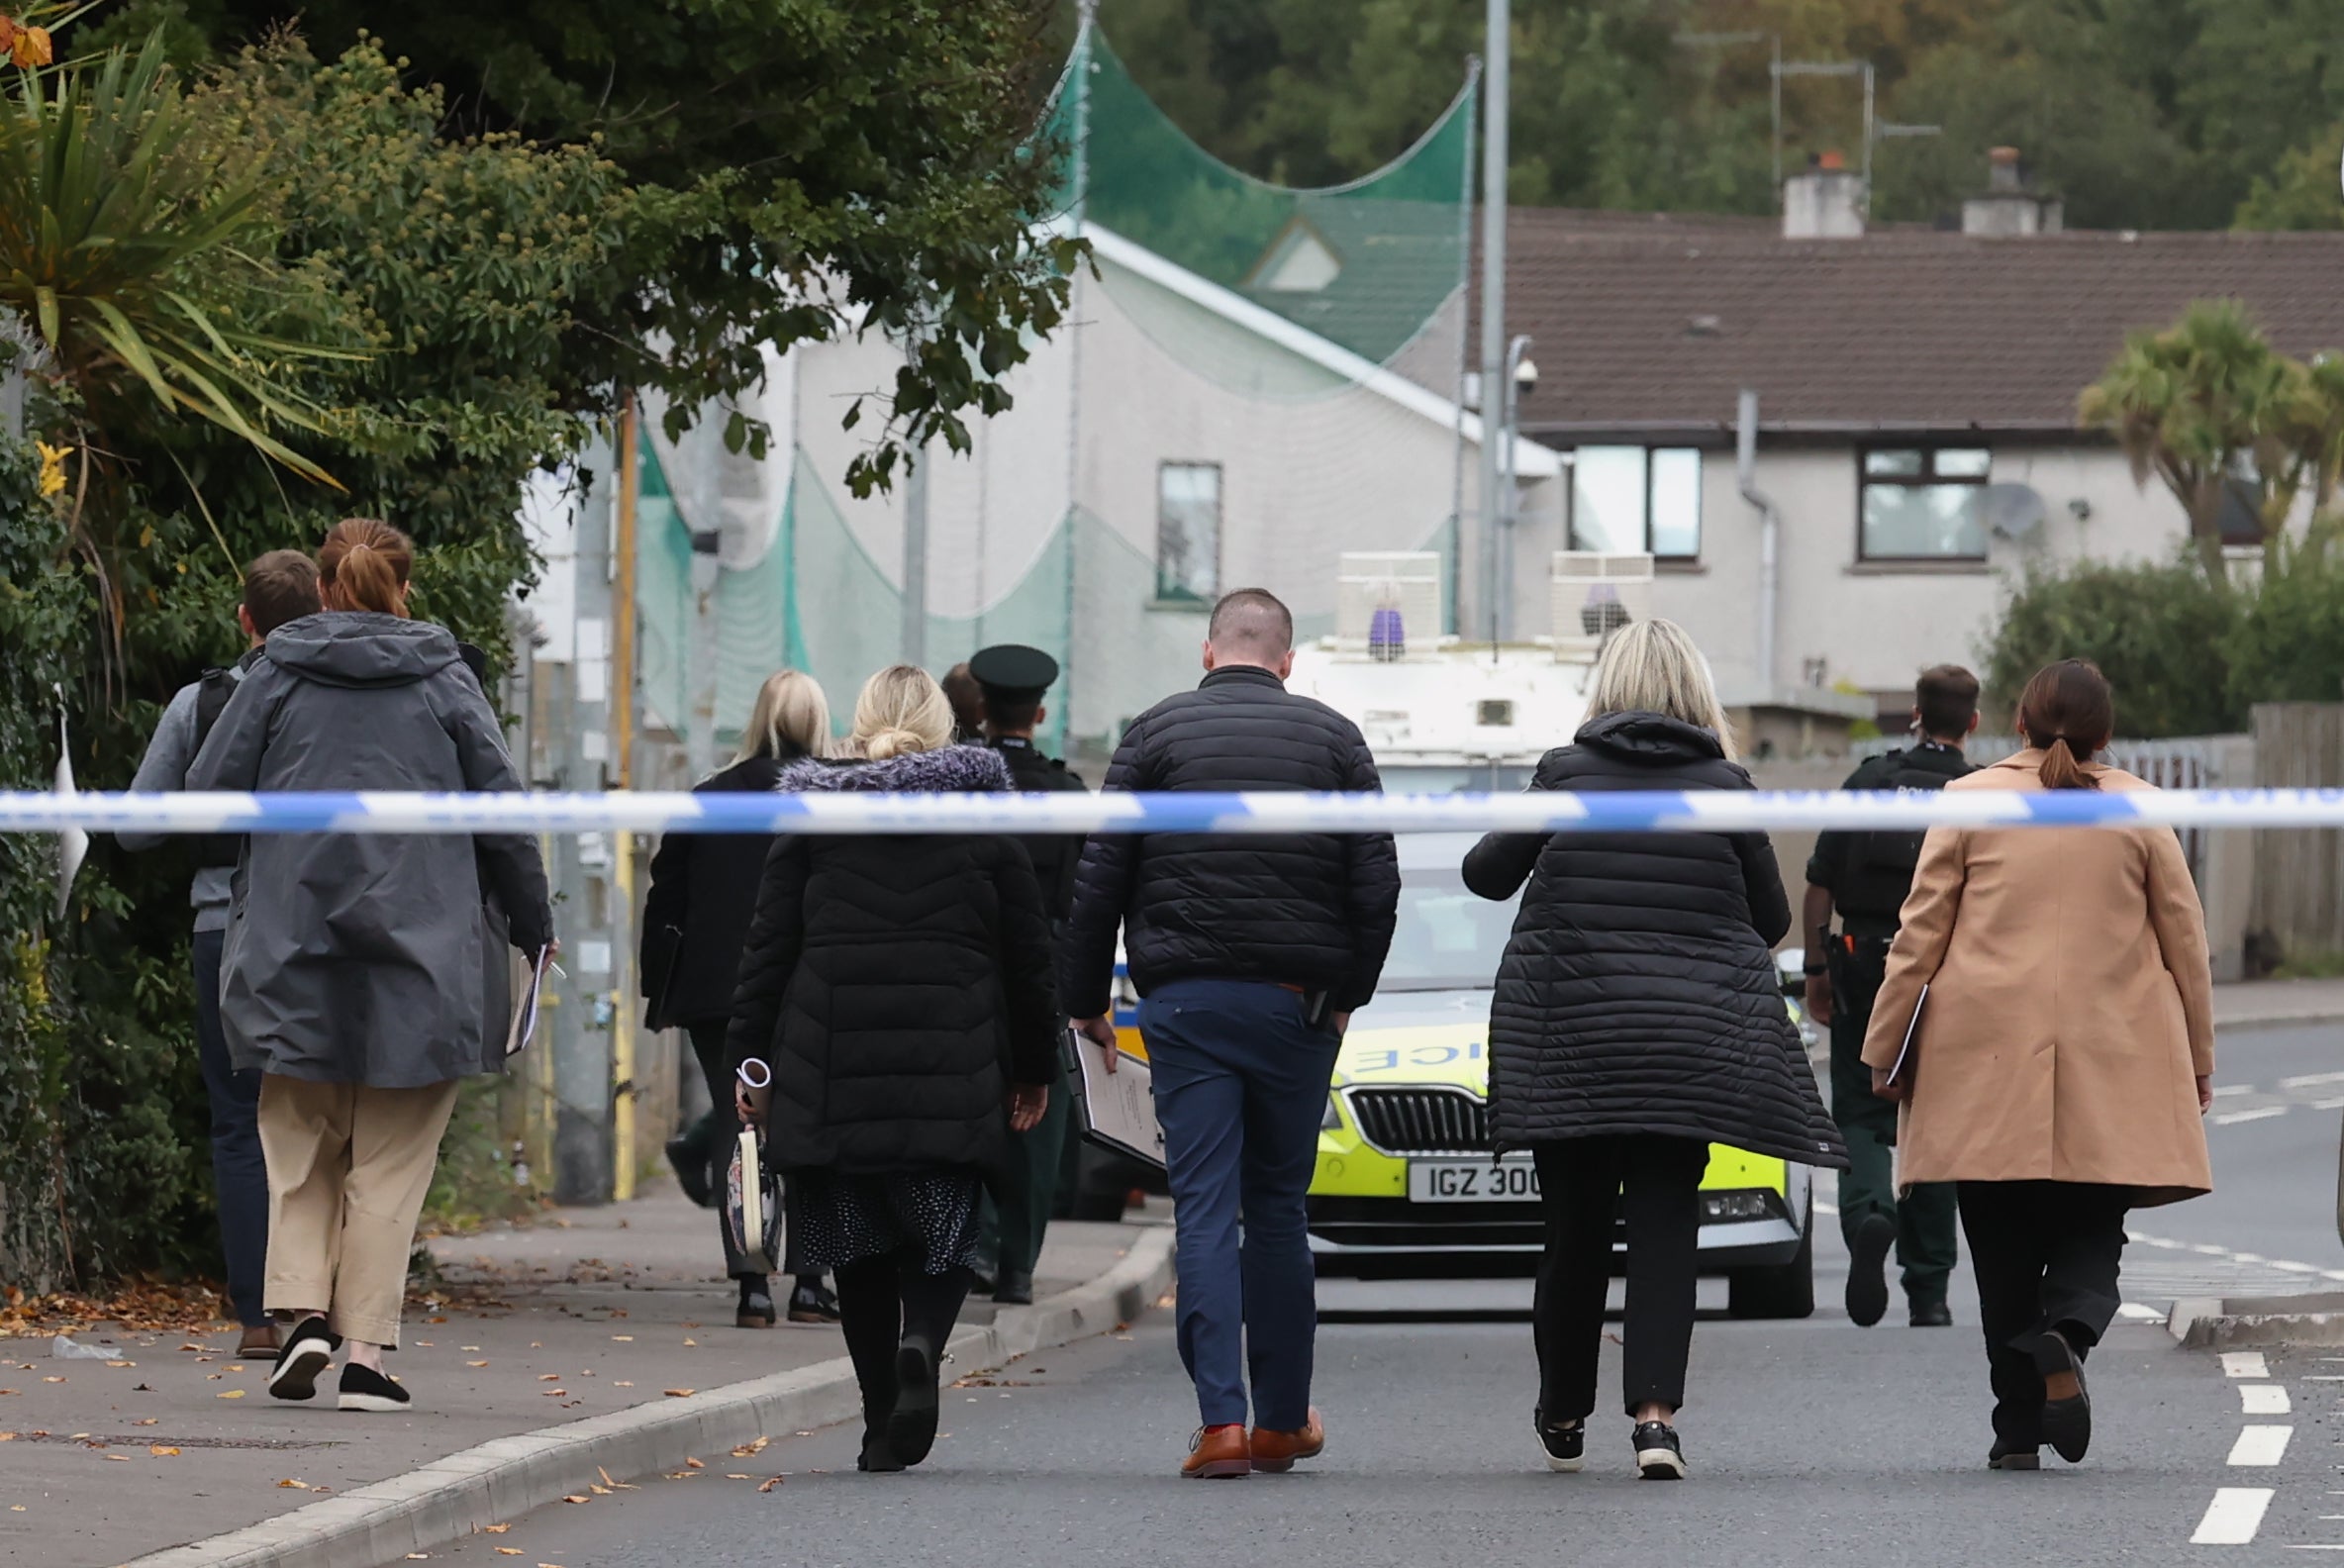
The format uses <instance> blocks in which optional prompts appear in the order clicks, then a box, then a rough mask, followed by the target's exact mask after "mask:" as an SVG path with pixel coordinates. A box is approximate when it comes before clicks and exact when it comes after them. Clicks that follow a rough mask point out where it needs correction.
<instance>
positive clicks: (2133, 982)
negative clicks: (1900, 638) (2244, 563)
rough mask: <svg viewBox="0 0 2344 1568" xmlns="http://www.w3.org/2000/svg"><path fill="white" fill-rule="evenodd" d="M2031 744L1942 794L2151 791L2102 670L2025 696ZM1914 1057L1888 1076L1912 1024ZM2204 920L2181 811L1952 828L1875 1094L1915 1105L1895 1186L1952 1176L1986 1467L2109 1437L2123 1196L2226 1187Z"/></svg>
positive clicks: (2069, 664) (2073, 1450)
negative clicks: (2215, 1166)
mask: <svg viewBox="0 0 2344 1568" xmlns="http://www.w3.org/2000/svg"><path fill="white" fill-rule="evenodd" d="M2018 728H2019V731H2020V734H2021V735H2023V736H2024V738H2025V740H2026V742H2027V748H2026V749H2025V750H2023V751H2020V752H2019V753H2018V754H2017V755H2015V756H2013V757H2010V758H2009V759H2007V760H2006V761H2003V762H1999V763H1997V764H1995V765H1994V766H1992V767H1988V768H1982V769H1980V770H1979V771H1977V772H1975V773H1972V774H1970V775H1969V776H1968V777H1966V778H1960V779H1956V780H1954V781H1953V782H1952V783H1951V784H1949V785H1947V786H1946V788H1947V789H1948V790H1964V791H1966V790H1980V789H1985V790H2044V789H2091V790H2107V791H2131V790H2145V789H2149V788H2151V787H2152V786H2150V785H2148V784H2146V783H2143V782H2142V781H2141V780H2139V779H2137V778H2134V777H2133V776H2132V775H2131V774H2129V773H2125V772H2122V771H2121V770H2119V769H2116V768H2111V767H2103V766H2100V765H2099V764H2097V763H2093V762H2088V761H2082V760H2079V759H2080V758H2086V757H2090V756H2091V755H2092V754H2093V753H2094V752H2096V751H2098V750H2099V749H2100V747H2101V746H2103V745H2105V744H2106V743H2107V739H2108V736H2109V735H2110V734H2111V733H2112V732H2113V730H2114V728H2115V712H2114V703H2113V701H2112V698H2111V695H2110V693H2109V690H2108V683H2107V681H2106V679H2105V678H2104V677H2102V676H2101V674H2100V671H2099V669H2098V668H2096V667H2095V666H2093V665H2092V664H2089V663H2086V662H2085V661H2083V660H2081V659H2069V660H2065V661H2063V662H2061V663H2058V664H2053V665H2050V666H2048V667H2046V668H2045V669H2043V670H2042V671H2041V672H2039V673H2038V674H2037V675H2036V676H2035V678H2034V679H2033V680H2031V681H2029V682H2028V683H2027V687H2026V691H2025V693H2024V694H2023V695H2022V696H2021V697H2020V698H2019V703H2018ZM1923 986H1926V987H1927V988H1928V1003H1927V1007H1926V1008H1925V1009H1924V1010H1923V1013H1922V1017H1921V1020H1920V1027H1919V1031H1918V1034H1917V1037H1916V1041H1915V1044H1914V1047H1913V1054H1912V1060H1911V1062H1910V1063H1908V1064H1907V1067H1906V1070H1905V1074H1904V1075H1903V1076H1902V1077H1901V1078H1900V1079H1899V1081H1898V1082H1896V1083H1894V1084H1891V1083H1890V1082H1889V1081H1888V1079H1889V1074H1890V1070H1891V1069H1892V1068H1893V1067H1894V1066H1895V1065H1896V1062H1897V1057H1898V1053H1899V1050H1900V1048H1901V1047H1902V1046H1903V1044H1904V1040H1905V1029H1906V1027H1907V1025H1909V1024H1910V1023H1911V1022H1912V1018H1913V1010H1914V1009H1915V1007H1916V1006H1918V1005H1919V1002H1920V994H1921V989H1922V987H1923ZM2211 987H2212V974H2211V971H2210V969H2209V968H2208V965H2207V960H2206V947H2205V919H2204V914H2203V912H2202V911H2201V910H2200V908H2199V907H2198V892H2197V889H2196V887H2195V886H2194V885H2193V884H2192V883H2191V881H2190V867H2189V863H2188V862H2187V861H2186V860H2185V859H2184V858H2183V855H2182V850H2181V844H2180V842H2179V840H2177V839H2176V838H2175V836H2174V834H2173V833H2172V831H2171V830H2169V829H2164V828H2139V829H2105V828H2077V829H2042V828H2027V829H1973V828H1936V829H1932V830H1930V832H1929V835H1928V838H1927V840H1926V842H1925V843H1924V844H1923V846H1922V849H1921V856H1920V865H1919V867H1918V869H1917V870H1916V871H1915V872H1914V874H1913V879H1912V893H1911V896H1910V897H1908V898H1907V899H1906V900H1905V910H1904V924H1903V928H1902V929H1901V930H1900V931H1899V932H1898V934H1897V940H1896V945H1895V946H1894V947H1893V948H1892V949H1891V950H1890V953H1889V965H1888V978H1887V980H1886V982H1885V983H1883V985H1882V986H1881V989H1880V999H1879V1001H1878V1003H1877V1004H1876V1005H1875V1007H1874V1009H1873V1014H1872V1029H1871V1032H1870V1033H1869V1035H1867V1036H1866V1039H1865V1042H1864V1060H1865V1062H1866V1064H1868V1065H1869V1066H1870V1067H1871V1068H1872V1078H1873V1086H1874V1092H1875V1093H1878V1094H1881V1095H1883V1096H1884V1097H1886V1098H1888V1099H1892V1100H1904V1101H1905V1102H1906V1105H1905V1117H1904V1126H1903V1127H1902V1129H1901V1132H1900V1137H1899V1159H1900V1167H1899V1171H1898V1180H1899V1181H1900V1182H1902V1183H1905V1184H1911V1183H1918V1182H1943V1181H1949V1182H1955V1183H1958V1184H1959V1186H1958V1191H1959V1194H1960V1203H1961V1216H1962V1229H1963V1232H1964V1234H1965V1235H1966V1236H1967V1237H1968V1239H1969V1244H1970V1260H1971V1264H1972V1266H1973V1268H1974V1270H1975V1272H1976V1274H1977V1276H1978V1305H1979V1316H1980V1319H1981V1321H1982V1323H1984V1326H1985V1329H1986V1353H1987V1363H1988V1367H1989V1371H1990V1374H1991V1379H1992V1383H1993V1387H1994V1393H1995V1413H1994V1429H1995V1443H1994V1447H1993V1450H1992V1452H1991V1453H1989V1455H1988V1456H1987V1463H1988V1465H1989V1466H1990V1467H1991V1468H1994V1469H1998V1470H2031V1469H2034V1468H2035V1467H2036V1464H2037V1458H2036V1450H2037V1448H2038V1447H2039V1445H2040V1444H2042V1443H2044V1442H2048V1443H2050V1444H2051V1446H2052V1448H2053V1449H2054V1450H2055V1451H2057V1452H2058V1454H2059V1455H2060V1457H2062V1458H2064V1459H2066V1460H2068V1461H2069V1462H2071V1463H2073V1462H2075V1461H2078V1460H2081V1459H2082V1458H2083V1457H2084V1451H2085V1448H2086V1447H2087V1446H2088V1445H2089V1443H2090V1441H2091V1437H2092V1407H2091V1400H2090V1397H2089V1395H2088V1394H2087V1393H2086V1391H2085V1387H2084V1370H2083V1361H2084V1357H2085V1356H2086V1355H2087V1354H2088V1353H2089V1352H2090V1350H2091V1349H2092V1347H2093V1346H2094V1345H2095V1344H2097V1343H2098V1342H2099V1340H2100V1335H2101V1334H2102V1333H2104V1332H2105V1331H2106V1329H2107V1325H2108V1322H2109V1320H2110V1319H2112V1318H2113V1317H2114V1316H2115V1312H2116V1307H2117V1304H2118V1301H2119V1297H2118V1296H2117V1292H2116V1271H2117V1262H2118V1259H2119V1257H2120V1255H2121V1253H2122V1252H2123V1248H2124V1215H2125V1211H2126V1210H2128V1209H2136V1208H2145V1207H2148V1206H2150V1205H2153V1204H2165V1203H2174V1202H2177V1201H2179V1200H2181V1199H2184V1198H2195V1197H2197V1196H2198V1195H2199V1194H2200V1193H2204V1192H2208V1191H2211V1190H2212V1186H2213V1178H2212V1175H2211V1173H2210V1171H2209V1168H2208V1166H2207V1162H2206V1152H2205V1129H2204V1126H2203V1124H2202V1122H2201V1120H2200V1119H2201V1118H2202V1116H2203V1115H2204V1111H2205V1108H2206V1106H2208V1105H2209V1104H2211V1103H2212V1097H2213V1089H2212V1073H2213V1003H2212V994H2211Z"/></svg>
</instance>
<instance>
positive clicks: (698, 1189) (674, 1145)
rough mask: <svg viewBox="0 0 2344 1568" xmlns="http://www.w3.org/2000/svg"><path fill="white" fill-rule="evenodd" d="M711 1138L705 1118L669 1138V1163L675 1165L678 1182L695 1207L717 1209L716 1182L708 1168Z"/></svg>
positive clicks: (676, 1181)
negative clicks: (711, 1178)
mask: <svg viewBox="0 0 2344 1568" xmlns="http://www.w3.org/2000/svg"><path fill="white" fill-rule="evenodd" d="M708 1154H709V1141H708V1131H707V1127H706V1126H705V1119H703V1120H702V1122H696V1123H694V1124H693V1125H692V1126H691V1127H690V1128H689V1129H687V1130H686V1131H684V1132H682V1133H680V1134H679V1135H677V1136H675V1137H671V1138H669V1139H668V1140H667V1163H668V1164H670V1165H672V1166H674V1167H675V1184H676V1185H677V1186H678V1187H681V1188H682V1189H683V1190H684V1196H685V1197H686V1198H689V1199H691V1200H692V1203H693V1205H694V1206H695V1207H697V1208H701V1209H714V1208H715V1207H716V1205H717V1192H716V1185H715V1183H714V1182H713V1181H711V1180H710V1177H711V1175H712V1174H713V1173H712V1172H711V1171H710V1170H709V1168H708Z"/></svg>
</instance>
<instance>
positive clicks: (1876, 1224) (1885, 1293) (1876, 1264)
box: [1847, 1213, 1897, 1328]
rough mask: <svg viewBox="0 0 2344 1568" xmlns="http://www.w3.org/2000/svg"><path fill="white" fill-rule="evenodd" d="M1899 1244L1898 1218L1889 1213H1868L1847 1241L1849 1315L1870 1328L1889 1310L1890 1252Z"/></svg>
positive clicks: (1855, 1321)
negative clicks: (1892, 1218)
mask: <svg viewBox="0 0 2344 1568" xmlns="http://www.w3.org/2000/svg"><path fill="white" fill-rule="evenodd" d="M1896 1245H1897V1222H1896V1221H1894V1220H1891V1219H1890V1218H1889V1217H1888V1216H1887V1215H1884V1214H1879V1213H1873V1214H1868V1215H1866V1216H1865V1217H1864V1219H1863V1221H1862V1223H1861V1224H1859V1225H1857V1226H1856V1233H1855V1235H1854V1236H1853V1237H1851V1238H1850V1239H1849V1241H1848V1244H1847V1316H1848V1321H1849V1322H1850V1323H1854V1324H1855V1325H1856V1326H1857V1327H1859V1328H1869V1327H1871V1326H1872V1325H1873V1324H1874V1323H1878V1322H1880V1321H1881V1319H1883V1318H1885V1317H1887V1316H1888V1312H1889V1276H1888V1261H1889V1253H1890V1252H1891V1251H1892V1250H1893V1249H1894V1248H1895V1247H1896Z"/></svg>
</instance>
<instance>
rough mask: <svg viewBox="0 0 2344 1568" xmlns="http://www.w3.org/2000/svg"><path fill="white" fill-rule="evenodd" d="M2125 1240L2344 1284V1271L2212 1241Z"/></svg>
mask: <svg viewBox="0 0 2344 1568" xmlns="http://www.w3.org/2000/svg"><path fill="white" fill-rule="evenodd" d="M2124 1239H2125V1240H2127V1241H2129V1242H2132V1243H2134V1244H2135V1245H2138V1246H2146V1247H2162V1248H2164V1249H2165V1250H2166V1251H2169V1252H2195V1253H2197V1254H2198V1256H2200V1257H2216V1258H2223V1259H2226V1260H2227V1261H2229V1262H2232V1263H2242V1264H2245V1265H2248V1266H2249V1267H2253V1268H2268V1269H2276V1270H2278V1271H2279V1272H2281V1273H2283V1274H2315V1275H2317V1276H2318V1277H2319V1278H2321V1279H2331V1280H2344V1269H2331V1268H2321V1267H2320V1266H2319V1265H2318V1264H2316V1263H2302V1262H2297V1261H2295V1260H2294V1259H2291V1258H2267V1257H2265V1256H2263V1255H2262V1254H2261V1253H2260V1252H2233V1251H2231V1250H2230V1249H2229V1248H2228V1247H2225V1246H2215V1245H2214V1244H2213V1243H2212V1242H2210V1241H2177V1240H2174V1239H2173V1238H2172V1237H2170V1236H2160V1235H2150V1234H2148V1233H2146V1232H2144V1231H2140V1230H2127V1231H2126V1232H2125V1233H2124ZM2321 1359H2322V1360H2327V1361H2344V1356H2323V1357H2321Z"/></svg>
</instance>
